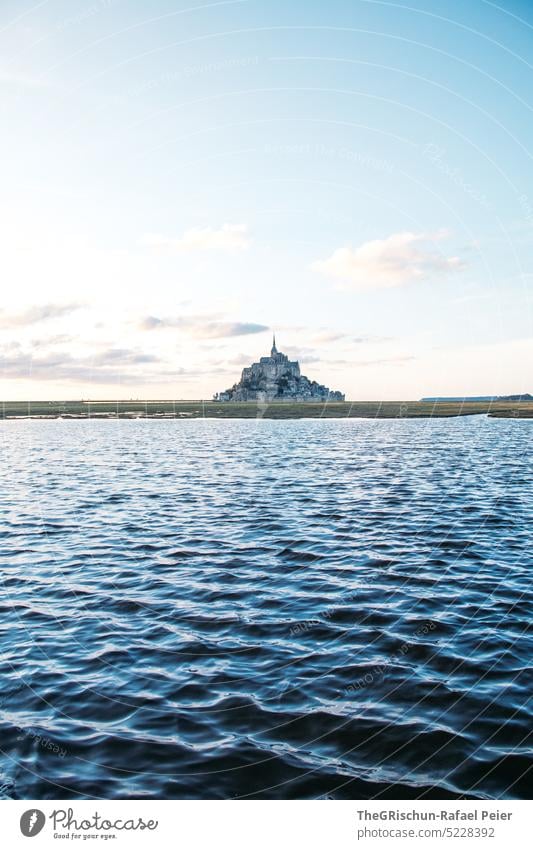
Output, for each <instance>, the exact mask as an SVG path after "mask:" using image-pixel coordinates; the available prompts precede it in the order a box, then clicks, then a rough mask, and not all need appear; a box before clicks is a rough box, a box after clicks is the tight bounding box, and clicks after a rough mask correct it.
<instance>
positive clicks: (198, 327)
mask: <svg viewBox="0 0 533 849" xmlns="http://www.w3.org/2000/svg"><path fill="white" fill-rule="evenodd" d="M139 326H140V328H141V329H142V330H162V329H164V328H167V327H175V328H177V329H179V330H183V331H184V332H185V333H188V334H190V335H191V336H195V337H196V338H199V339H222V338H227V337H232V336H249V335H250V334H254V333H263V332H264V331H265V330H268V327H267V325H266V324H255V323H254V322H250V321H218V320H212V319H209V318H207V319H206V317H205V316H175V317H166V318H158V317H157V316H154V315H149V316H146V317H145V318H143V319H142V320H141V322H140V325H139Z"/></svg>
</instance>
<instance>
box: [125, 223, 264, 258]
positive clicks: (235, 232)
mask: <svg viewBox="0 0 533 849" xmlns="http://www.w3.org/2000/svg"><path fill="white" fill-rule="evenodd" d="M141 244H142V245H143V246H144V247H148V248H154V249H155V250H159V251H169V252H171V253H188V252H192V251H223V252H226V253H235V252H238V251H243V250H245V249H246V248H247V247H248V246H249V244H250V239H249V236H248V228H247V226H246V224H223V225H222V227H218V228H217V227H191V228H190V229H189V230H185V232H184V233H183V235H181V236H179V237H172V236H164V235H162V234H160V233H147V234H146V235H145V236H143V238H142V240H141Z"/></svg>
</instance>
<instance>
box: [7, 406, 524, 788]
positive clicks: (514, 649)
mask: <svg viewBox="0 0 533 849" xmlns="http://www.w3.org/2000/svg"><path fill="white" fill-rule="evenodd" d="M532 428H533V424H532V423H530V422H528V421H515V420H492V421H491V420H488V419H486V418H480V417H475V418H468V419H452V420H424V421H413V420H398V421H369V420H353V419H352V420H346V421H335V420H330V421H320V420H302V421H231V420H225V421H224V420H223V421H212V420H194V421H115V422H111V421H109V422H106V421H92V422H91V421H85V422H84V421H12V422H10V421H5V422H2V423H1V437H0V439H1V446H2V481H1V486H2V524H1V536H0V540H1V546H0V548H1V568H2V598H1V617H0V624H1V629H2V654H1V656H0V684H1V695H0V732H1V750H2V751H1V755H0V784H1V786H2V790H3V794H4V796H7V797H14V798H66V797H76V796H81V797H107V798H126V797H152V798H155V797H158V798H164V797H168V798H174V797H176V798H232V797H256V798H258V797H259V798H314V797H322V796H328V797H331V798H370V797H378V798H379V797H388V798H407V797H410V798H411V797H412V798H414V797H418V796H422V797H424V796H425V797H429V798H447V797H452V796H460V795H464V796H468V797H480V798H487V797H489V798H490V797H504V798H522V797H528V796H529V797H531V795H532V794H531V790H532V785H533V770H532V766H533V758H532V751H533V750H532V744H533V739H532V738H533V735H532V734H531V718H530V713H531V711H530V708H531V692H532V675H531V670H530V668H529V667H530V662H531V657H532V656H533V639H532V636H531V631H530V630H529V631H528V627H530V625H531V621H532V602H533V592H532V583H531V568H532V563H531V528H530V526H529V525H528V522H529V521H530V519H531V515H530V512H529V508H530V507H531V500H532V479H533V478H532V476H531V467H530V464H529V455H528V449H529V448H530V446H531V434H532V433H533V430H532Z"/></svg>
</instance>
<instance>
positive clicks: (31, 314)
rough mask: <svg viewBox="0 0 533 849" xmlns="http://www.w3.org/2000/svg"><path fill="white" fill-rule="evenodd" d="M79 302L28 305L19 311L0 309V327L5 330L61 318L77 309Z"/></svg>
mask: <svg viewBox="0 0 533 849" xmlns="http://www.w3.org/2000/svg"><path fill="white" fill-rule="evenodd" d="M80 308H81V304H40V305H38V306H33V307H28V308H27V309H25V310H23V311H22V312H19V313H13V314H9V313H5V312H4V311H0V329H2V330H7V329H10V328H13V327H28V326H30V325H32V324H39V323H40V322H42V321H49V320H50V319H54V318H63V317H64V316H66V315H70V313H72V312H74V311H75V310H79V309H80Z"/></svg>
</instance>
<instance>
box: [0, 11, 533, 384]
mask: <svg viewBox="0 0 533 849" xmlns="http://www.w3.org/2000/svg"><path fill="white" fill-rule="evenodd" d="M0 98H1V109H0V114H1V115H2V118H1V122H2V126H3V129H2V132H1V133H0V170H1V192H0V226H1V229H0V232H1V250H0V280H1V291H2V298H1V301H0V399H2V400H21V399H23V400H30V399H33V400H44V399H77V398H92V399H98V398H102V399H122V398H124V399H128V398H142V399H148V398H174V399H178V398H210V397H211V396H212V395H213V393H215V392H218V391H221V390H224V389H226V388H228V387H229V386H231V385H232V384H233V383H234V382H235V381H236V380H238V379H239V377H240V372H241V370H242V368H243V367H244V366H245V365H248V364H250V363H251V362H253V361H256V360H258V359H259V357H260V356H264V355H265V354H267V353H268V351H269V349H270V346H271V340H272V332H273V331H274V330H275V332H276V340H277V346H278V348H279V349H280V350H282V351H283V352H285V353H287V354H289V356H290V357H291V358H292V359H298V360H299V361H300V365H301V370H302V372H303V373H304V374H306V375H307V376H308V377H309V378H311V379H315V380H318V381H319V382H321V383H324V384H326V385H327V386H329V387H330V388H332V389H337V390H341V391H343V392H345V393H346V397H347V399H350V400H370V399H371V400H374V399H376V400H381V399H391V400H392V399H416V398H420V397H424V396H435V395H453V396H463V395H492V394H509V393H518V392H527V391H530V392H533V374H532V363H533V345H532V342H531V338H532V333H531V330H532V291H533V286H532V283H533V180H532V176H533V144H532V139H533V133H532V132H531V130H532V127H533V4H531V2H529V0H499V2H489V1H488V0H470V2H468V3H464V0H461V2H458V0H446V2H441V0H407V2H405V3H400V2H393V0H391V2H386V0H328V2H324V0H291V2H290V3H289V2H287V0H218V2H216V1H215V0H214V1H212V2H205V0H151V2H150V3H147V2H145V0H85V2H80V0H2V2H1V3H0Z"/></svg>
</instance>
